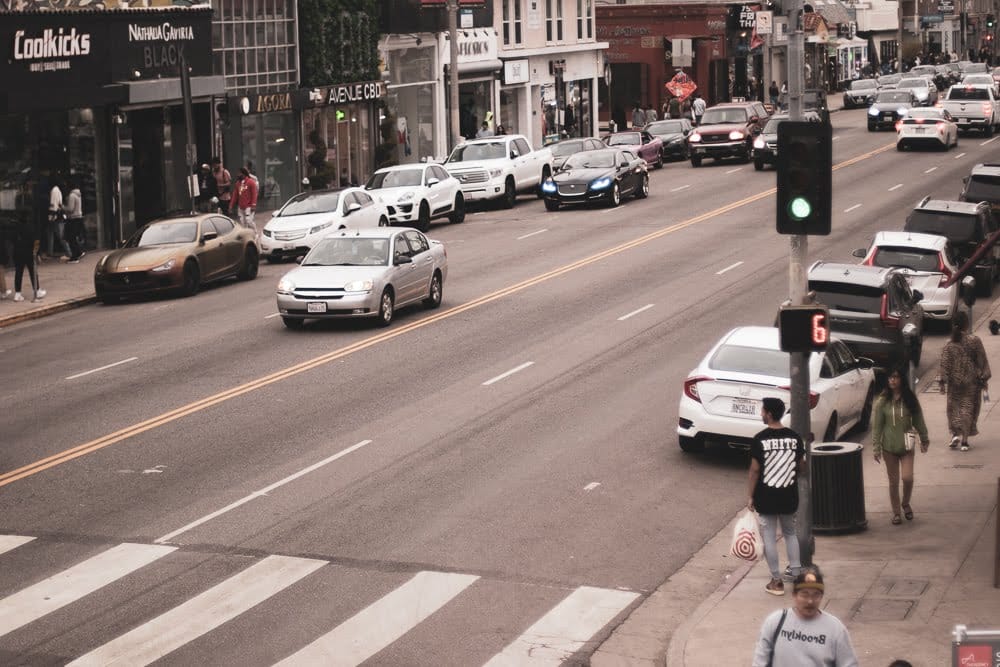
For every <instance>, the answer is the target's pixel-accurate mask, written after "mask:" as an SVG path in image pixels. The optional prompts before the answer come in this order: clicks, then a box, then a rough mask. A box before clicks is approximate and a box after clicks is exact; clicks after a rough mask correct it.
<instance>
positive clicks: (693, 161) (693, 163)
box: [691, 155, 701, 167]
mask: <svg viewBox="0 0 1000 667" xmlns="http://www.w3.org/2000/svg"><path fill="white" fill-rule="evenodd" d="M691 166H692V167H700V166H701V158H700V157H698V156H697V155H696V156H693V157H692V158H691Z"/></svg>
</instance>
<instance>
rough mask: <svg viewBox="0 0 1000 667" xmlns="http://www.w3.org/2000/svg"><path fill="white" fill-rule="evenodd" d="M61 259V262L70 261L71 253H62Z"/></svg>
mask: <svg viewBox="0 0 1000 667" xmlns="http://www.w3.org/2000/svg"><path fill="white" fill-rule="evenodd" d="M59 261H60V262H68V261H69V255H62V256H61V257H59Z"/></svg>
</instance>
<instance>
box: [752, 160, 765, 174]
mask: <svg viewBox="0 0 1000 667" xmlns="http://www.w3.org/2000/svg"><path fill="white" fill-rule="evenodd" d="M753 168H754V169H755V170H756V171H764V163H763V162H761V161H760V160H754V161H753Z"/></svg>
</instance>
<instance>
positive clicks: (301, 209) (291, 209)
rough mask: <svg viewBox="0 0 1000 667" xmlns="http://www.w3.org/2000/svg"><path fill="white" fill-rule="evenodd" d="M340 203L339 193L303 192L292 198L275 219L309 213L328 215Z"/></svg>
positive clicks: (276, 214)
mask: <svg viewBox="0 0 1000 667" xmlns="http://www.w3.org/2000/svg"><path fill="white" fill-rule="evenodd" d="M339 201H340V193H339V192H304V193H302V194H300V195H296V196H294V197H292V198H291V199H290V200H289V201H288V203H287V204H285V205H284V206H282V207H281V210H280V211H278V212H277V213H275V217H278V218H286V217H288V216H290V215H307V214H309V213H329V212H330V211H336V210H337V203H338V202H339Z"/></svg>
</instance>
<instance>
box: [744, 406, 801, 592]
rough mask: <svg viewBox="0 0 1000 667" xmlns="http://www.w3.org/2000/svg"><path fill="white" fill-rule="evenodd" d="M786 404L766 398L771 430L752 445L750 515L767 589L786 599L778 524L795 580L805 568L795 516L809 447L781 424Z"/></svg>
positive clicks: (765, 410) (765, 414)
mask: <svg viewBox="0 0 1000 667" xmlns="http://www.w3.org/2000/svg"><path fill="white" fill-rule="evenodd" d="M784 414H785V404H784V402H783V401H782V400H781V399H780V398H765V399H764V400H763V406H762V408H761V418H762V419H763V421H764V423H765V424H767V428H765V429H764V430H763V431H761V432H760V433H758V434H757V435H755V436H754V438H753V444H752V445H750V483H749V487H748V494H747V495H748V496H749V502H748V503H747V507H749V508H750V511H752V512H754V511H755V512H757V521H758V523H759V524H760V533H761V537H762V538H763V539H764V558H766V559H767V567H768V569H770V570H771V581H770V583H768V585H767V586H765V587H764V590H766V591H767V592H768V593H770V594H772V595H784V594H785V584H784V582H782V580H781V571H780V570H779V569H778V544H777V543H778V536H777V528H778V524H779V523H780V524H781V533H782V535H784V536H785V546H786V548H787V549H788V570H787V572H788V573H789V574H790V575H791V576H792V577H794V576H795V575H796V574H797V573H798V571H799V570H800V569H801V567H802V563H801V562H800V561H799V540H798V537H797V535H796V533H795V512H796V510H798V509H799V485H798V479H797V478H798V473H799V471H800V470H801V469H802V468H803V467H804V465H805V453H806V450H805V445H804V444H803V443H802V438H800V437H799V436H798V434H797V433H795V431H793V430H792V429H790V428H786V427H784V426H782V424H781V418H782V416H784Z"/></svg>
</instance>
